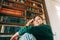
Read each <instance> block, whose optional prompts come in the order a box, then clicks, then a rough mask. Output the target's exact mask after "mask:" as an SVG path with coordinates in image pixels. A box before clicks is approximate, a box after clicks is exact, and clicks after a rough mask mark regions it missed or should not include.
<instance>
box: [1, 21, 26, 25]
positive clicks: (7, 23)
mask: <svg viewBox="0 0 60 40" xmlns="http://www.w3.org/2000/svg"><path fill="white" fill-rule="evenodd" d="M0 24H1V25H17V26H24V25H25V24H20V23H9V22H6V23H5V22H0Z"/></svg>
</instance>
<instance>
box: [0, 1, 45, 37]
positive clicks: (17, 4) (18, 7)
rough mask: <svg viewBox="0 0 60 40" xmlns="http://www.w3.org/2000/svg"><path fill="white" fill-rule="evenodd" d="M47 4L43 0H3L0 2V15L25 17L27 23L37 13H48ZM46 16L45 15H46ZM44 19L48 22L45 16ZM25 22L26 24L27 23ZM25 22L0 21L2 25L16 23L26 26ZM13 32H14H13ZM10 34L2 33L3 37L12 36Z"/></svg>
mask: <svg viewBox="0 0 60 40" xmlns="http://www.w3.org/2000/svg"><path fill="white" fill-rule="evenodd" d="M43 6H45V5H44V3H43V0H25V1H24V2H23V0H21V1H20V0H17V1H15V0H1V3H0V16H11V17H16V18H23V19H25V20H26V23H27V22H28V20H30V19H32V18H34V17H35V16H37V15H41V16H43V15H46V14H45V8H44V7H43ZM44 17H45V16H44ZM44 21H45V23H46V19H45V18H44ZM26 23H25V24H26ZM25 24H20V23H13V22H3V21H1V22H0V25H16V26H25ZM11 34H13V33H11ZM11 34H10V36H9V34H7V36H6V34H4V33H0V35H1V37H5V36H6V37H8V36H9V37H11V36H12V35H11Z"/></svg>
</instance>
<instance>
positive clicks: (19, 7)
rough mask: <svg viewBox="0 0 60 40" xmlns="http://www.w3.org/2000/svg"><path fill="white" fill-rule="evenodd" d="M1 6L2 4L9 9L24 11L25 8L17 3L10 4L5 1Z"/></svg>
mask: <svg viewBox="0 0 60 40" xmlns="http://www.w3.org/2000/svg"><path fill="white" fill-rule="evenodd" d="M3 4H4V6H8V7H10V8H16V9H26V7H23V6H25V5H22V4H21V3H20V4H18V3H12V2H6V1H4V2H3Z"/></svg>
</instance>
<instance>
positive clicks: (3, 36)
mask: <svg viewBox="0 0 60 40" xmlns="http://www.w3.org/2000/svg"><path fill="white" fill-rule="evenodd" d="M12 36H13V35H1V34H0V37H12Z"/></svg>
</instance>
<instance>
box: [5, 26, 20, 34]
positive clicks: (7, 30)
mask: <svg viewBox="0 0 60 40" xmlns="http://www.w3.org/2000/svg"><path fill="white" fill-rule="evenodd" d="M4 29H5V30H4V33H13V34H14V33H16V32H18V31H19V30H20V27H15V26H5V28H4Z"/></svg>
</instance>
